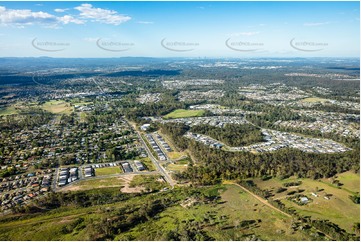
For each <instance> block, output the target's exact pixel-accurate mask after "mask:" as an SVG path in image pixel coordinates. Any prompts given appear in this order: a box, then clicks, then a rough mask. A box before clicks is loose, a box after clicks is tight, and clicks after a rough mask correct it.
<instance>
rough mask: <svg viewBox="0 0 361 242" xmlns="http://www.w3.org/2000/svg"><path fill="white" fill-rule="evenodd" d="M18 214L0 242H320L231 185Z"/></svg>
mask: <svg viewBox="0 0 361 242" xmlns="http://www.w3.org/2000/svg"><path fill="white" fill-rule="evenodd" d="M70 201H73V202H70ZM40 211H41V213H40ZM23 212H24V213H23V214H18V215H16V216H14V215H11V216H6V217H2V218H1V219H0V240H24V239H26V240H251V239H256V238H259V239H262V240H310V239H318V240H322V237H313V238H312V237H311V236H310V235H309V231H301V230H294V229H292V228H291V226H290V224H291V223H292V218H289V217H286V216H285V215H283V214H281V213H279V212H277V211H274V210H272V209H271V208H269V207H268V206H265V205H262V204H260V203H259V201H258V200H257V199H255V198H253V197H252V196H251V195H249V194H248V193H245V192H243V191H242V190H241V189H240V188H239V187H237V186H234V185H223V186H211V187H204V188H176V189H173V190H169V191H164V192H157V193H152V194H121V193H120V192H119V189H117V188H106V189H96V190H92V191H82V192H69V193H57V194H53V195H51V197H50V198H47V199H45V200H44V201H43V202H40V203H39V204H37V205H36V206H34V207H32V208H30V209H28V210H27V211H23Z"/></svg>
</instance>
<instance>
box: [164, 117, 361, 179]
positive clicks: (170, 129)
mask: <svg viewBox="0 0 361 242" xmlns="http://www.w3.org/2000/svg"><path fill="white" fill-rule="evenodd" d="M161 128H162V132H163V133H165V134H167V135H169V136H170V138H172V139H173V141H174V143H175V144H176V145H177V146H178V147H179V148H180V149H188V150H189V151H190V152H191V153H192V157H194V159H195V160H196V161H197V166H189V167H188V169H187V170H186V171H184V172H183V173H176V174H175V177H176V178H177V179H180V180H189V181H191V182H193V183H195V184H202V185H209V184H216V183H218V182H220V181H221V180H222V179H244V178H251V177H264V176H272V177H279V178H287V177H290V176H293V175H295V176H297V177H300V178H301V177H308V178H312V179H319V178H323V177H332V176H334V175H335V174H337V173H341V172H344V171H348V170H354V171H358V169H359V150H358V149H355V150H352V151H348V152H344V153H333V154H316V153H306V152H302V151H300V150H298V149H290V148H285V149H280V150H277V151H274V152H265V153H259V154H253V153H251V152H227V151H223V150H220V149H212V148H210V147H208V146H206V145H203V144H201V143H199V142H196V141H194V140H190V139H186V138H184V137H183V134H184V133H185V132H186V131H187V130H188V127H187V126H186V125H183V124H164V125H161Z"/></svg>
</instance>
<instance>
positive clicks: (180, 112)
mask: <svg viewBox="0 0 361 242" xmlns="http://www.w3.org/2000/svg"><path fill="white" fill-rule="evenodd" d="M204 113H205V111H204V110H185V109H177V110H174V111H173V112H171V113H168V114H167V115H165V116H164V118H165V119H172V118H188V117H201V116H203V114H204Z"/></svg>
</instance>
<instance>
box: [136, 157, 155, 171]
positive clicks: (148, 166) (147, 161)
mask: <svg viewBox="0 0 361 242" xmlns="http://www.w3.org/2000/svg"><path fill="white" fill-rule="evenodd" d="M139 160H140V161H141V162H142V163H143V164H144V165H145V166H146V169H147V170H148V171H155V167H154V165H153V162H152V161H151V160H150V158H149V157H145V158H141V159H139Z"/></svg>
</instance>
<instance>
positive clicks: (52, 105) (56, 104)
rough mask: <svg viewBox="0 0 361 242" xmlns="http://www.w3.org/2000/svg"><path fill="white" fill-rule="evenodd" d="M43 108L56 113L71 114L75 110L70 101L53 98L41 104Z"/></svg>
mask: <svg viewBox="0 0 361 242" xmlns="http://www.w3.org/2000/svg"><path fill="white" fill-rule="evenodd" d="M41 108H42V109H44V110H46V111H48V112H51V113H55V114H70V113H71V112H73V107H71V106H70V103H68V102H65V101H62V100H52V101H48V102H46V103H44V104H43V105H41Z"/></svg>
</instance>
